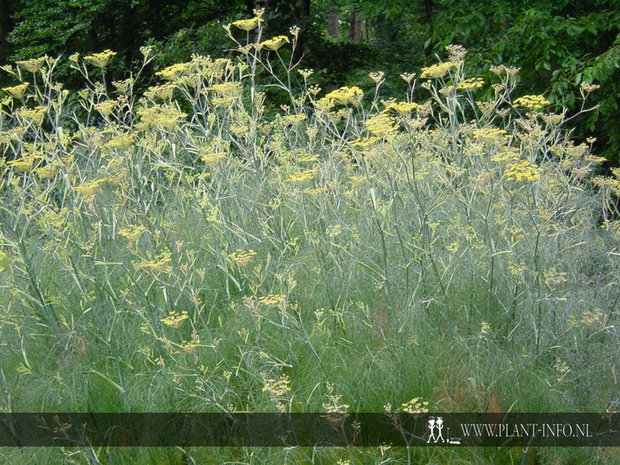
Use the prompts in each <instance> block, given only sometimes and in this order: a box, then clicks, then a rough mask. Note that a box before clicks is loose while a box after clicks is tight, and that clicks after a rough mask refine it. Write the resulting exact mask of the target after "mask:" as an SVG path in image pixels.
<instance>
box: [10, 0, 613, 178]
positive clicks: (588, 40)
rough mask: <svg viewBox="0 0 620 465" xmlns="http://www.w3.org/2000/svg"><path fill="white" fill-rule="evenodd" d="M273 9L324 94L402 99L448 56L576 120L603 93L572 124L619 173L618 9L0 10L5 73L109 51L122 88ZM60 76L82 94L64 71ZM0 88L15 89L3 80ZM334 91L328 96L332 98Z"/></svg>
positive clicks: (498, 0)
mask: <svg viewBox="0 0 620 465" xmlns="http://www.w3.org/2000/svg"><path fill="white" fill-rule="evenodd" d="M257 7H264V8H266V11H267V14H266V15H265V20H266V21H265V33H266V34H267V35H277V34H281V33H284V32H286V31H287V30H288V28H289V27H290V26H292V25H297V26H299V27H300V28H301V31H302V33H301V35H300V41H301V47H299V48H298V50H299V52H298V53H299V55H300V56H299V57H295V58H302V55H303V60H304V61H303V64H302V67H312V68H314V69H315V71H316V73H315V79H317V81H318V82H321V84H322V85H324V86H330V87H333V88H336V87H337V86H340V85H344V84H353V83H354V84H356V85H360V86H362V87H363V86H364V85H365V86H366V87H368V88H369V89H370V88H371V87H372V86H373V83H372V81H371V80H370V79H369V78H368V73H369V72H372V71H383V72H385V74H386V77H387V78H388V79H387V81H386V84H385V85H384V96H385V97H386V98H387V97H389V96H390V93H394V94H397V93H399V92H400V91H401V90H402V89H400V86H402V82H399V81H400V80H399V79H398V74H399V73H403V72H413V71H415V70H417V69H419V68H420V67H422V66H427V65H429V64H431V63H433V62H434V61H435V54H439V55H441V54H442V53H443V50H444V48H445V46H446V45H448V44H450V43H458V44H461V45H463V46H465V47H466V48H467V49H468V50H469V52H470V53H469V58H468V64H467V66H468V69H467V71H468V73H469V75H472V76H481V77H485V76H487V75H489V76H490V72H489V68H490V66H492V65H497V64H500V63H503V64H505V65H507V66H518V67H521V72H520V81H519V88H518V89H517V95H521V94H532V93H535V94H544V95H545V96H547V97H548V99H549V100H550V101H551V102H552V103H553V104H556V105H557V106H558V108H557V109H559V108H560V107H561V106H566V107H567V108H568V109H569V116H570V113H576V112H578V111H579V109H580V108H579V105H580V101H581V99H580V84H581V83H583V82H587V83H591V84H597V85H600V89H599V90H598V91H597V92H596V93H595V94H594V96H593V101H594V102H595V103H596V104H598V107H597V108H596V109H595V110H594V111H592V112H590V113H588V114H585V115H582V116H580V117H579V118H576V119H574V120H572V121H571V124H572V125H573V126H574V131H575V133H574V136H575V137H576V139H577V140H582V141H585V140H586V139H587V138H590V137H595V138H596V142H595V143H594V149H595V152H597V153H598V154H599V155H602V156H604V157H606V158H607V159H608V163H607V168H608V167H609V166H618V165H619V164H620V155H619V153H620V133H619V131H618V130H617V124H618V121H619V120H620V117H619V116H620V110H619V109H618V97H619V95H620V76H619V71H618V68H619V66H620V35H619V25H620V2H619V1H618V0H609V1H605V0H594V1H591V2H580V1H577V0H559V1H506V0H491V1H487V0H485V1H481V0H472V1H466V2H465V1H459V0H416V1H410V0H390V1H386V2H381V3H378V2H373V1H369V0H338V1H325V0H267V1H266V2H265V3H255V2H254V1H250V0H227V1H226V2H221V1H219V0H190V1H186V2H170V1H164V0H53V1H52V0H44V1H29V0H0V63H2V64H6V63H8V62H11V61H15V60H22V59H28V58H35V57H39V56H41V55H44V54H47V55H50V56H58V55H63V56H65V57H69V56H70V55H72V54H73V53H76V52H78V53H90V52H97V51H101V50H104V49H112V50H115V51H116V52H118V55H117V58H116V59H115V61H114V63H113V64H112V65H113V66H116V69H114V68H112V71H113V73H114V72H115V73H116V76H114V77H116V78H119V79H120V78H123V77H126V74H127V71H126V70H127V69H132V67H134V68H135V67H137V66H138V62H139V61H140V60H141V55H140V52H139V48H140V47H141V46H143V45H145V44H149V45H153V46H154V47H155V50H156V52H157V59H156V60H155V61H154V62H153V63H152V66H153V68H154V71H155V70H157V69H160V68H163V67H165V66H168V65H170V64H172V63H176V62H179V61H182V60H187V59H189V58H190V56H191V54H192V53H199V54H203V55H207V54H208V55H211V56H212V57H218V56H223V55H226V54H227V49H228V48H229V47H230V42H229V41H228V40H227V38H226V33H225V31H224V30H223V28H222V25H223V24H226V23H227V22H230V21H232V20H235V19H239V18H242V17H246V16H247V15H251V14H252V10H253V9H255V8H257ZM58 73H59V74H60V75H61V77H62V78H63V80H64V82H65V83H66V85H67V86H69V87H71V86H72V85H74V86H77V83H78V82H80V81H79V77H78V76H72V75H71V70H70V68H69V66H68V65H65V67H63V66H60V67H59V69H58ZM0 84H2V85H11V84H12V82H11V81H10V76H9V75H8V74H6V73H1V74H0ZM325 90H330V89H325Z"/></svg>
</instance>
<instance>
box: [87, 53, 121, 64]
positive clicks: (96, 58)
mask: <svg viewBox="0 0 620 465" xmlns="http://www.w3.org/2000/svg"><path fill="white" fill-rule="evenodd" d="M114 55H116V52H113V51H112V50H104V51H103V52H100V53H93V54H92V55H88V56H85V57H84V61H86V62H87V63H90V64H91V65H93V66H95V67H97V68H105V67H106V66H107V64H108V63H109V62H110V60H111V59H112V57H113V56H114Z"/></svg>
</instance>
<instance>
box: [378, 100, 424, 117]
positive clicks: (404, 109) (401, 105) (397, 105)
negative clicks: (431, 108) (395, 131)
mask: <svg viewBox="0 0 620 465" xmlns="http://www.w3.org/2000/svg"><path fill="white" fill-rule="evenodd" d="M419 108H420V105H418V104H417V103H414V102H393V101H392V102H389V103H387V104H386V105H385V108H384V109H383V112H384V113H388V112H390V111H394V112H396V113H398V114H401V115H406V114H409V113H411V112H412V111H413V110H417V109H419Z"/></svg>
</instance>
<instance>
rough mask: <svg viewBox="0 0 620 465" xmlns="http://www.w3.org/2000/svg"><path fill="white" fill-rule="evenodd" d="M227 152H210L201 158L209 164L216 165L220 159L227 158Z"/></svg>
mask: <svg viewBox="0 0 620 465" xmlns="http://www.w3.org/2000/svg"><path fill="white" fill-rule="evenodd" d="M226 155H227V154H226V152H210V153H207V154H205V155H202V156H201V157H200V159H201V160H202V161H203V162H205V164H207V165H216V164H217V162H218V161H220V160H221V159H223V158H226Z"/></svg>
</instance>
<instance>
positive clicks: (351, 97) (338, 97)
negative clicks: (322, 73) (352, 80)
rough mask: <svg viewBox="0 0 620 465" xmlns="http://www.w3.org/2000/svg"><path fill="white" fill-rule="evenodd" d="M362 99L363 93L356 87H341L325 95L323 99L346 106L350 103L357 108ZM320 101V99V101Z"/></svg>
mask: <svg viewBox="0 0 620 465" xmlns="http://www.w3.org/2000/svg"><path fill="white" fill-rule="evenodd" d="M363 97H364V92H363V91H362V89H360V88H359V87H357V86H353V87H341V88H340V89H337V90H334V91H332V92H330V93H329V94H327V95H326V96H325V97H324V98H325V99H326V100H328V101H330V102H332V103H334V104H340V105H348V104H350V103H352V104H353V105H355V106H359V104H360V103H361V102H362V98H363ZM321 100H322V99H321Z"/></svg>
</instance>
